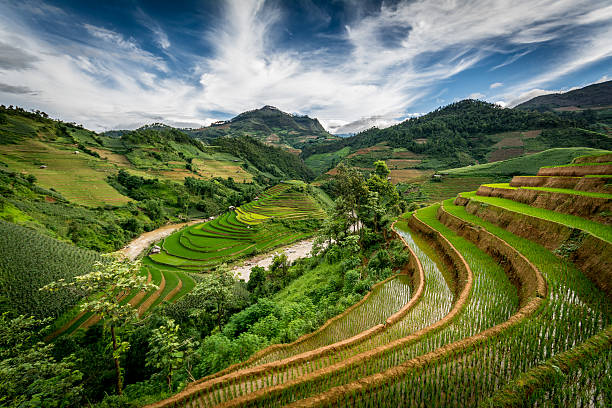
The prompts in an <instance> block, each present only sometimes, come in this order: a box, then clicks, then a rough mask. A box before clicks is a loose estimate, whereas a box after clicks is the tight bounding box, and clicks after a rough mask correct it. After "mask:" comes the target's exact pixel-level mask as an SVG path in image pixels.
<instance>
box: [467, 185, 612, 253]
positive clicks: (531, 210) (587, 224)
mask: <svg viewBox="0 0 612 408" xmlns="http://www.w3.org/2000/svg"><path fill="white" fill-rule="evenodd" d="M461 196H462V197H465V198H469V199H470V200H474V201H478V202H480V203H483V204H485V205H493V206H497V207H502V208H505V209H508V210H510V211H514V212H517V213H520V214H525V215H529V216H532V217H536V218H541V219H543V220H547V221H552V222H556V223H559V224H562V225H566V226H568V227H570V228H578V229H580V230H583V231H586V232H588V233H590V234H593V235H594V236H596V237H599V238H601V239H603V240H605V241H608V242H612V227H610V226H607V225H603V224H600V223H597V222H595V221H590V220H587V219H584V218H581V217H576V216H574V215H569V214H561V213H558V212H555V211H550V210H546V209H543V208H537V207H531V206H530V205H527V204H523V203H518V202H516V201H512V200H507V199H505V198H498V197H483V196H478V195H476V192H470V193H462V194H461Z"/></svg>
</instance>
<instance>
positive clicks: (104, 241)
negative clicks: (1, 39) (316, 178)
mask: <svg viewBox="0 0 612 408" xmlns="http://www.w3.org/2000/svg"><path fill="white" fill-rule="evenodd" d="M216 142H217V143H216V144H215V145H206V144H205V143H203V142H202V141H200V140H196V139H193V138H192V137H190V136H188V135H187V134H185V133H184V132H182V131H180V130H177V129H174V128H171V127H167V126H160V125H153V126H147V127H143V128H140V129H137V130H134V131H121V132H111V133H105V134H96V133H95V132H92V131H89V130H87V129H84V128H83V127H81V126H77V125H75V124H71V123H64V122H60V121H55V120H51V119H49V118H48V117H46V114H44V113H42V112H27V111H25V110H23V109H20V108H6V107H2V108H1V109H0V190H1V191H2V196H1V197H0V218H2V219H5V220H8V221H11V222H15V223H18V224H21V225H27V226H29V227H32V228H35V229H38V230H39V231H41V232H43V233H45V234H48V235H50V236H53V237H56V238H60V239H64V240H69V241H72V242H73V243H76V244H77V245H79V246H83V247H87V248H91V249H96V250H99V251H104V252H106V251H111V250H115V249H118V248H120V247H121V246H123V245H124V244H125V243H126V242H127V241H128V240H129V239H131V238H132V237H134V236H135V235H137V234H139V233H142V232H143V231H148V230H150V229H154V228H156V227H158V226H159V225H161V224H163V223H164V222H167V221H169V220H179V219H185V218H190V217H208V216H210V215H216V214H219V213H221V212H223V211H224V210H225V209H227V207H228V206H230V205H234V206H235V205H240V204H242V203H245V202H248V201H249V200H251V199H252V198H253V197H255V196H256V195H257V193H258V192H260V191H262V190H263V189H265V188H266V187H268V186H270V185H274V184H276V183H277V182H279V181H280V180H288V179H298V180H309V179H311V178H312V173H311V171H310V170H309V169H308V168H306V167H305V165H304V163H303V162H302V161H301V159H299V158H298V157H297V156H295V155H293V154H291V153H288V152H286V151H283V150H281V149H278V148H274V147H271V146H267V145H264V144H262V143H261V142H258V141H257V140H254V139H252V138H249V137H240V138H220V139H217V140H216ZM196 185H197V187H196ZM202 186H204V187H202Z"/></svg>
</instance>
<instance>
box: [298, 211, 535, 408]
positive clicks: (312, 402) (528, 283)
mask: <svg viewBox="0 0 612 408" xmlns="http://www.w3.org/2000/svg"><path fill="white" fill-rule="evenodd" d="M442 211H443V212H444V210H442ZM413 218H414V217H413ZM443 218H444V219H445V220H446V221H447V222H449V224H450V225H448V226H449V227H450V228H452V227H453V226H456V227H459V226H460V225H465V224H464V223H466V222H465V221H463V220H459V219H457V218H456V217H454V216H452V215H450V214H448V217H443ZM470 227H471V228H472V230H471V231H472V232H468V233H467V234H466V238H467V239H470V238H472V239H477V240H478V242H483V244H481V245H483V249H484V248H487V249H489V250H491V251H492V253H510V252H513V253H514V254H513V255H511V256H510V257H509V258H508V261H509V262H510V265H509V266H510V270H513V272H511V275H510V278H511V281H512V283H515V282H516V283H519V284H520V285H521V286H522V287H524V288H521V289H520V290H519V295H520V297H519V301H520V303H521V304H522V306H521V308H520V309H519V310H518V311H517V312H516V313H515V314H514V315H512V316H511V317H510V318H509V319H508V320H507V321H505V322H503V323H501V324H498V325H496V326H493V327H491V328H489V329H487V330H485V331H483V332H481V333H478V334H476V335H474V336H470V337H468V338H465V339H463V340H460V341H457V342H453V343H450V344H447V345H445V346H442V347H440V348H438V349H436V350H434V351H432V352H429V353H427V354H424V355H422V356H419V357H416V358H413V359H411V360H409V361H407V362H405V363H403V364H401V365H398V366H396V367H393V368H390V369H388V370H387V371H385V372H382V373H377V374H374V375H371V376H369V377H366V378H362V379H360V380H358V381H356V382H353V383H351V384H347V385H343V386H339V387H335V388H333V389H331V390H329V391H327V392H325V393H323V394H320V395H317V396H315V397H311V398H307V399H304V400H301V401H297V402H296V403H294V404H291V405H289V406H290V407H315V406H335V405H337V404H338V401H339V400H341V399H342V398H343V397H344V396H346V395H354V394H357V393H364V392H368V391H373V390H376V389H380V388H381V387H383V386H385V385H388V384H390V383H394V382H396V381H397V380H398V379H399V378H401V377H402V376H405V375H407V374H409V373H410V371H412V370H414V369H415V368H422V367H426V366H429V365H431V364H433V363H435V362H437V361H439V360H442V359H443V358H452V357H454V356H456V355H459V354H462V353H464V352H466V351H469V350H470V349H471V348H474V347H476V346H478V345H479V344H481V343H483V342H485V341H487V340H488V339H490V338H492V337H494V336H496V335H498V334H500V333H502V332H503V331H505V330H507V329H509V328H511V327H513V326H515V325H517V324H520V323H521V322H522V321H523V320H525V319H526V318H528V317H529V316H531V315H533V314H534V313H536V312H537V311H538V309H539V308H540V306H541V305H542V303H543V301H544V298H545V296H546V284H545V279H544V277H543V276H542V274H541V272H540V271H539V270H538V269H537V268H536V267H535V266H534V265H533V264H532V263H531V262H530V261H529V260H528V259H527V258H525V257H524V256H523V255H521V254H520V253H519V252H518V251H516V250H515V249H514V248H513V247H512V246H510V245H509V244H508V243H506V242H505V241H503V240H502V239H500V238H498V237H496V236H494V235H493V234H490V233H489V232H488V231H486V230H482V231H483V232H478V234H476V233H475V231H478V230H479V229H478V228H477V227H476V226H474V225H470ZM430 228H431V227H430ZM436 232H437V231H436ZM438 233H439V232H438ZM487 234H490V235H491V236H488V235H487ZM470 240H471V239H470ZM484 242H486V243H487V244H486V245H484ZM475 243H476V244H477V245H478V243H477V242H475ZM449 244H450V243H449ZM497 251H499V252H497ZM514 268H517V269H514ZM522 279H526V280H525V281H523V280H522ZM447 317H448V316H447ZM445 318H446V317H445Z"/></svg>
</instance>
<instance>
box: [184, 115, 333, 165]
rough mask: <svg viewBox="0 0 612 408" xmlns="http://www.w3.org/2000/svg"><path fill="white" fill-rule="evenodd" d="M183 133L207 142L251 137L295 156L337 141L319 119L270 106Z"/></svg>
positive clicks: (186, 130)
mask: <svg viewBox="0 0 612 408" xmlns="http://www.w3.org/2000/svg"><path fill="white" fill-rule="evenodd" d="M184 131H185V132H187V133H189V134H190V135H192V136H194V137H196V138H199V139H204V140H210V139H215V138H217V137H222V136H232V137H235V136H250V137H253V138H255V139H257V140H260V141H262V142H264V143H266V144H268V145H271V146H276V147H281V148H283V149H285V150H289V151H292V152H295V153H299V152H300V151H301V149H302V148H303V147H304V146H306V145H311V144H317V143H320V142H322V141H330V140H336V139H338V137H336V136H334V135H331V134H330V133H329V132H327V131H326V130H325V128H324V127H323V126H322V125H321V123H319V121H318V120H317V119H312V118H310V117H308V116H300V115H292V114H289V113H286V112H283V111H281V110H279V109H277V108H275V107H274V106H269V105H266V106H264V107H262V108H260V109H255V110H251V111H247V112H243V113H241V114H239V115H238V116H236V117H235V118H233V119H231V120H228V121H220V122H216V123H213V124H212V125H211V126H209V127H206V128H201V129H195V130H191V129H189V130H188V129H185V130H184Z"/></svg>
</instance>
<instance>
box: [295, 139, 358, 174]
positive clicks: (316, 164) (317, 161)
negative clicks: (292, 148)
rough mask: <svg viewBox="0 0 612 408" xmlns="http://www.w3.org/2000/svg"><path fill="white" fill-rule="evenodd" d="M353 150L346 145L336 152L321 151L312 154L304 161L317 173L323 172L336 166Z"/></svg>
mask: <svg viewBox="0 0 612 408" xmlns="http://www.w3.org/2000/svg"><path fill="white" fill-rule="evenodd" d="M350 151H351V148H350V147H348V146H346V147H343V148H342V149H340V150H338V151H336V152H329V153H319V154H313V155H310V156H308V157H307V158H306V160H304V163H306V165H307V166H308V167H309V168H311V169H312V171H313V172H314V173H315V174H322V173H324V172H326V171H327V170H329V169H332V168H334V167H336V165H337V164H339V163H340V161H341V160H342V159H344V158H345V157H346V156H347V155H348V154H349V153H350Z"/></svg>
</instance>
